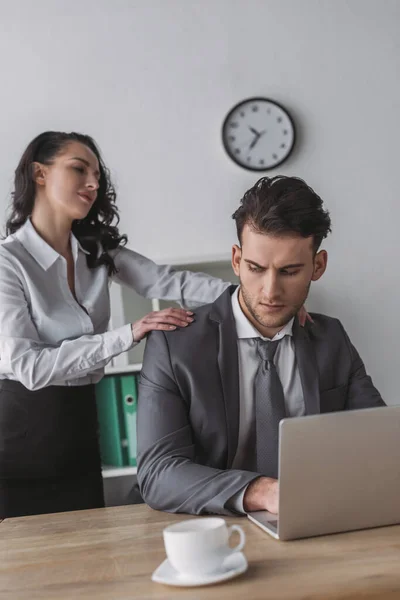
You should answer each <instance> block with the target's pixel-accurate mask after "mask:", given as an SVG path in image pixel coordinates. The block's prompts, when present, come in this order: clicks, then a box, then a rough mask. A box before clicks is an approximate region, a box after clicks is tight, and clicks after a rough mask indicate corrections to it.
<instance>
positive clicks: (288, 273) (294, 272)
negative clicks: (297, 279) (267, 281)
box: [281, 271, 298, 277]
mask: <svg viewBox="0 0 400 600" xmlns="http://www.w3.org/2000/svg"><path fill="white" fill-rule="evenodd" d="M281 273H282V275H287V276H288V277H293V275H297V273H298V271H281Z"/></svg>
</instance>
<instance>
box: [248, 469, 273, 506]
mask: <svg viewBox="0 0 400 600" xmlns="http://www.w3.org/2000/svg"><path fill="white" fill-rule="evenodd" d="M275 485H276V479H272V478H271V477H258V478H257V479H254V480H253V481H252V482H251V483H250V484H249V485H248V486H247V489H246V491H245V494H244V498H243V508H244V510H245V511H246V512H252V511H256V510H268V496H269V494H270V492H271V489H272V488H273V487H274V486H275Z"/></svg>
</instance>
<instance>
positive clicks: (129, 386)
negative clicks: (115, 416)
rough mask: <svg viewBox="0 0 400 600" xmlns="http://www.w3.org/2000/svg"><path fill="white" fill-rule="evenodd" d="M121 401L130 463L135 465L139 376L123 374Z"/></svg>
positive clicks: (121, 377)
mask: <svg viewBox="0 0 400 600" xmlns="http://www.w3.org/2000/svg"><path fill="white" fill-rule="evenodd" d="M120 384H121V402H122V410H123V414H124V421H125V435H126V440H127V453H128V464H129V465H130V466H133V467H135V466H136V465H137V462H136V447H137V442H136V412H137V398H138V393H137V378H136V376H135V375H133V374H129V375H121V376H120Z"/></svg>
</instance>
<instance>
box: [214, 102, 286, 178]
mask: <svg viewBox="0 0 400 600" xmlns="http://www.w3.org/2000/svg"><path fill="white" fill-rule="evenodd" d="M222 141H223V144H224V148H225V150H226V152H227V153H228V154H229V156H230V157H231V158H232V160H234V161H235V163H237V164H238V165H240V166H241V167H244V168H245V169H249V170H251V171H267V170H268V169H274V168H275V167H277V166H278V165H280V164H281V163H283V161H284V160H286V159H287V158H288V156H289V154H290V153H291V151H292V150H293V146H294V142H295V129H294V124H293V121H292V118H291V117H290V115H289V113H288V112H287V111H286V110H285V109H284V108H283V107H282V106H280V104H278V103H277V102H274V101H273V100H269V99H268V98H249V99H248V100H243V102H240V103H239V104H237V105H236V106H234V107H233V108H232V110H231V111H230V112H229V113H228V116H227V117H226V119H225V121H224V124H223V126H222Z"/></svg>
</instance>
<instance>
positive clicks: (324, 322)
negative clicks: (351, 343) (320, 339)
mask: <svg viewBox="0 0 400 600" xmlns="http://www.w3.org/2000/svg"><path fill="white" fill-rule="evenodd" d="M309 315H310V317H311V318H312V320H313V323H311V324H309V325H310V331H311V332H314V333H318V332H319V333H327V332H329V331H335V330H336V331H338V330H340V331H343V329H344V328H343V325H342V323H341V321H340V320H339V319H337V318H336V317H328V315H322V314H320V313H309Z"/></svg>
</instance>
